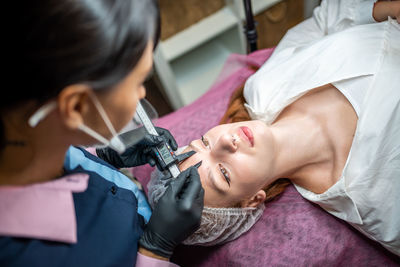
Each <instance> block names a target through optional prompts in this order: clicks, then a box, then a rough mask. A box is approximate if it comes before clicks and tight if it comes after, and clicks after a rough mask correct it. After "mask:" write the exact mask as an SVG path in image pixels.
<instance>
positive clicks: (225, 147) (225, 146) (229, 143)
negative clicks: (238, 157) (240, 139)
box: [213, 134, 238, 153]
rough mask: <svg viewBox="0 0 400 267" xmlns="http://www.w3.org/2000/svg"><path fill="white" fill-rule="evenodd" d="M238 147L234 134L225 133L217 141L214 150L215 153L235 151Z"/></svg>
mask: <svg viewBox="0 0 400 267" xmlns="http://www.w3.org/2000/svg"><path fill="white" fill-rule="evenodd" d="M237 148H238V147H237V145H236V143H235V140H234V138H233V136H232V135H230V134H224V135H221V136H220V137H219V138H218V140H217V143H216V144H215V145H214V149H213V151H214V152H215V153H224V152H225V153H226V152H230V153H235V152H236V150H237Z"/></svg>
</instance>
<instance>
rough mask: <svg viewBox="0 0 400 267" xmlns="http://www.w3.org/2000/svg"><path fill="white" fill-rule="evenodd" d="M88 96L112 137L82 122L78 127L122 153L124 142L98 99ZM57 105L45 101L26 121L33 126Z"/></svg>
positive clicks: (92, 95) (124, 147)
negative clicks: (105, 135)
mask: <svg viewBox="0 0 400 267" xmlns="http://www.w3.org/2000/svg"><path fill="white" fill-rule="evenodd" d="M90 97H91V99H92V101H93V103H94V105H95V107H96V109H97V111H98V112H99V113H100V116H101V117H102V119H103V121H104V122H105V123H106V126H107V128H108V130H109V131H110V132H111V134H112V138H111V139H110V140H108V139H106V138H105V137H103V136H102V135H100V134H99V133H97V132H96V131H94V130H93V129H91V128H89V127H88V126H86V125H85V124H84V123H82V124H81V125H79V126H78V129H79V130H81V131H83V132H85V133H86V134H88V135H90V136H91V137H93V138H94V139H96V140H98V141H99V142H100V143H101V144H103V145H104V146H108V147H110V148H112V149H114V150H115V151H117V152H118V153H120V154H122V153H124V152H125V150H126V146H125V144H124V143H123V142H122V140H121V139H120V138H119V136H118V134H117V132H116V131H115V128H114V126H113V125H112V123H111V121H110V119H109V118H108V116H107V114H106V112H105V110H104V108H103V106H102V105H101V103H100V101H99V100H98V99H97V97H96V96H95V94H90ZM56 107H57V103H56V102H55V101H52V102H50V103H47V104H46V105H44V106H42V107H41V108H39V109H38V110H37V111H36V112H35V113H34V114H33V115H32V116H31V117H30V118H29V121H28V124H29V125H30V126H31V127H32V128H33V127H36V125H38V123H39V122H40V121H41V120H43V119H44V118H45V117H46V116H47V115H49V114H50V112H52V111H53V110H54V109H55V108H56Z"/></svg>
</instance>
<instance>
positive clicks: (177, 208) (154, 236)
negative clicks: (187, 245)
mask: <svg viewBox="0 0 400 267" xmlns="http://www.w3.org/2000/svg"><path fill="white" fill-rule="evenodd" d="M203 203H204V190H203V188H202V186H201V182H200V176H199V173H198V172H197V169H196V167H190V168H189V169H186V170H185V171H183V172H182V173H181V174H180V175H179V176H178V177H177V178H176V179H174V180H172V182H171V183H170V184H169V186H168V188H167V190H166V191H165V193H164V195H163V196H162V197H161V198H160V199H159V201H158V203H157V204H156V206H155V208H154V211H153V214H152V215H151V218H150V221H149V223H148V224H147V225H146V228H145V230H144V233H143V235H142V237H141V238H140V241H139V244H140V246H141V247H143V248H145V249H147V250H150V251H152V252H153V253H155V254H157V255H160V256H162V257H165V258H170V257H171V255H172V252H173V250H174V248H175V247H176V246H177V245H178V244H180V243H181V242H182V241H184V240H185V239H186V238H188V237H189V236H190V235H191V234H193V233H194V232H195V231H196V230H197V229H198V227H199V226H200V219H201V213H202V211H203V206H204V204H203Z"/></svg>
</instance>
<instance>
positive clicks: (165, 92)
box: [145, 0, 320, 117]
mask: <svg viewBox="0 0 400 267" xmlns="http://www.w3.org/2000/svg"><path fill="white" fill-rule="evenodd" d="M319 3H320V1H319V0H281V1H279V0H253V1H252V11H253V15H254V20H255V21H256V30H257V34H258V39H257V48H258V49H264V48H270V47H274V46H276V45H277V44H278V42H279V41H280V40H281V38H282V37H283V35H284V34H285V33H286V31H287V30H288V29H289V28H291V27H293V26H295V25H296V24H298V23H300V22H301V21H303V20H304V19H306V18H308V17H310V16H311V15H312V11H313V9H314V7H316V6H317V5H319ZM159 4H160V10H161V25H162V26H161V41H160V44H159V45H158V47H157V50H156V52H155V56H154V65H155V68H154V72H153V73H152V75H151V76H150V77H149V78H148V80H147V81H146V83H145V86H146V88H147V96H146V98H147V100H149V101H150V103H152V104H153V106H155V107H156V109H157V112H158V114H159V116H160V117H161V116H164V115H166V114H169V113H171V112H172V111H174V110H177V109H179V108H180V107H182V106H185V105H188V104H190V103H192V102H193V101H194V100H196V99H198V98H199V97H200V96H201V95H203V94H204V93H205V92H206V91H207V90H208V89H209V88H210V87H211V85H212V84H213V83H214V82H215V80H216V78H217V77H218V74H219V73H220V71H221V70H222V67H223V64H224V62H225V61H226V59H227V58H228V56H229V55H230V54H232V53H238V54H246V34H245V32H244V21H245V15H244V5H243V0H159ZM210 25H212V26H210Z"/></svg>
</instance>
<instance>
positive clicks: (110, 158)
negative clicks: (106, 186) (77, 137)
mask: <svg viewBox="0 0 400 267" xmlns="http://www.w3.org/2000/svg"><path fill="white" fill-rule="evenodd" d="M155 128H156V131H157V133H158V134H159V135H160V136H156V135H152V134H149V133H147V132H146V130H145V129H144V128H143V127H141V128H137V129H134V130H132V131H129V132H127V133H123V134H121V135H120V137H121V139H122V140H123V139H124V138H125V137H126V136H129V135H133V136H134V135H138V136H143V135H144V137H143V139H141V140H140V141H139V142H138V143H136V144H135V145H132V146H130V147H128V148H127V149H126V151H125V152H124V153H122V154H121V155H120V154H118V152H116V151H115V150H113V149H112V148H109V147H105V148H97V149H96V153H97V156H98V157H99V158H101V159H103V160H104V161H106V162H108V163H110V164H111V165H113V166H114V167H116V168H129V167H136V166H140V165H144V164H146V163H149V164H150V165H151V166H154V165H156V164H157V160H156V156H155V154H154V149H155V147H156V146H157V145H159V144H160V143H162V142H167V143H168V144H169V146H170V147H171V148H172V149H173V150H174V151H175V150H176V149H178V145H177V143H176V141H175V139H174V137H173V136H172V134H171V133H170V132H169V131H168V130H167V129H164V128H160V127H155ZM157 167H158V168H159V169H160V166H157Z"/></svg>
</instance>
